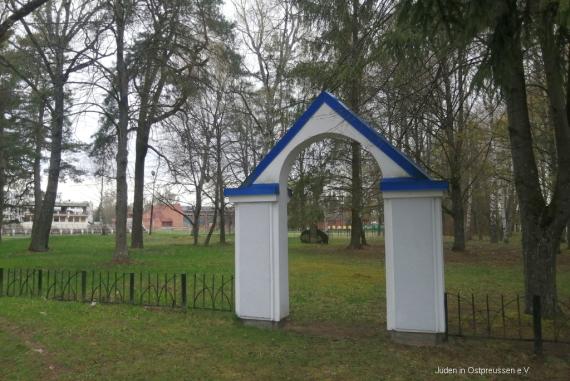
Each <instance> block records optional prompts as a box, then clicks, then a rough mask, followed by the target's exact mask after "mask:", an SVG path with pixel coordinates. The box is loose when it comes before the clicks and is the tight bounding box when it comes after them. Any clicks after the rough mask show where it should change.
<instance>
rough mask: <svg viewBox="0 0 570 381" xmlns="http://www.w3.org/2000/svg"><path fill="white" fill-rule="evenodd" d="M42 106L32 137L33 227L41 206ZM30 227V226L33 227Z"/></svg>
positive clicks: (43, 108)
mask: <svg viewBox="0 0 570 381" xmlns="http://www.w3.org/2000/svg"><path fill="white" fill-rule="evenodd" d="M44 113H45V107H44V104H42V105H41V106H40V111H39V118H38V125H37V126H36V130H35V131H34V132H35V136H34V140H35V141H34V167H33V171H34V220H33V225H36V224H39V222H37V221H38V218H39V213H36V212H35V211H36V210H40V208H41V205H42V147H43V135H42V130H43V126H44ZM33 225H32V226H33Z"/></svg>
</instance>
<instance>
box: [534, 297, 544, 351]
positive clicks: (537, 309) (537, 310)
mask: <svg viewBox="0 0 570 381" xmlns="http://www.w3.org/2000/svg"><path fill="white" fill-rule="evenodd" d="M532 323H533V329H534V353H535V354H537V355H542V311H541V305H540V296H539V295H534V296H533V297H532Z"/></svg>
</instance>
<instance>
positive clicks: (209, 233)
mask: <svg viewBox="0 0 570 381" xmlns="http://www.w3.org/2000/svg"><path fill="white" fill-rule="evenodd" d="M217 198H218V195H216V200H215V201H214V218H213V219H212V226H210V230H209V231H208V236H207V237H206V241H204V246H208V245H209V244H210V239H211V238H212V234H213V233H214V229H215V228H216V222H217V221H218V200H217Z"/></svg>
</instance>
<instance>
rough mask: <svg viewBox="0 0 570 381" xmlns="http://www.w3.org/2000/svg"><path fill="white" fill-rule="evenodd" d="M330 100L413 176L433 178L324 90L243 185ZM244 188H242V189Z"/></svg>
mask: <svg viewBox="0 0 570 381" xmlns="http://www.w3.org/2000/svg"><path fill="white" fill-rule="evenodd" d="M324 103H326V104H327V105H328V106H329V107H330V108H331V109H333V110H334V111H336V112H337V113H338V114H339V115H340V116H341V117H342V118H343V119H344V120H345V121H347V122H348V123H349V124H350V125H351V126H352V127H354V128H355V129H356V130H357V131H358V132H360V133H361V134H362V135H363V136H364V137H366V138H367V139H368V140H369V141H370V142H371V143H372V144H374V145H375V146H376V147H378V149H380V150H381V151H382V152H384V153H385V154H386V156H388V157H389V158H390V159H392V160H393V161H394V162H395V163H396V164H398V165H399V166H400V167H401V168H402V169H403V170H404V171H405V172H406V173H408V174H409V175H410V176H412V177H415V178H419V179H429V177H428V175H427V174H426V173H425V172H424V171H423V170H422V169H421V168H420V167H418V166H417V165H416V164H414V163H413V162H412V161H411V160H410V159H409V158H408V157H407V156H406V155H404V154H403V153H402V152H401V151H399V150H398V149H397V148H396V147H394V146H392V145H391V144H390V143H389V142H388V141H387V140H386V139H385V138H384V137H383V136H382V135H380V134H379V133H378V132H377V131H376V130H374V129H373V128H371V127H370V126H368V124H366V122H364V121H363V120H362V119H360V118H359V117H358V116H357V115H356V114H355V113H353V112H352V111H351V110H350V109H349V108H348V107H346V106H345V105H344V104H343V103H342V102H341V101H340V100H338V99H337V98H336V97H335V96H333V95H332V94H330V93H328V92H326V91H323V92H322V93H321V94H320V95H319V96H318V97H317V98H316V99H315V100H314V101H313V103H311V105H310V106H309V108H308V109H307V111H305V112H304V113H303V114H302V115H301V117H299V119H297V121H296V122H295V123H294V124H293V126H292V127H291V128H290V129H289V130H288V131H287V133H285V135H284V136H283V137H282V138H281V140H279V141H278V142H277V144H276V145H275V146H274V147H273V149H271V151H269V152H268V153H267V155H265V157H264V158H263V159H262V160H261V162H260V163H259V164H258V165H257V167H256V168H255V169H254V170H253V172H252V173H251V174H250V175H249V176H248V177H247V178H246V179H245V181H244V182H243V184H242V185H241V187H243V188H245V187H248V186H251V185H252V184H253V183H254V182H255V180H257V178H258V177H259V176H260V175H261V174H262V173H263V171H264V170H265V169H266V168H267V167H268V166H269V164H271V162H272V161H273V160H274V159H275V158H276V157H277V155H279V153H281V151H283V149H284V148H285V147H286V146H287V144H289V143H290V142H291V140H292V139H293V138H294V137H295V135H297V134H298V133H299V131H301V129H302V128H303V127H304V126H305V124H307V122H308V121H309V120H310V119H311V117H312V116H313V115H314V114H315V113H316V112H317V110H318V109H319V108H320V107H321V106H322V105H323V104H324ZM241 187H240V188H241Z"/></svg>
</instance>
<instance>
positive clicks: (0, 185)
mask: <svg viewBox="0 0 570 381" xmlns="http://www.w3.org/2000/svg"><path fill="white" fill-rule="evenodd" d="M0 102H1V101H0ZM1 109H2V108H1V107H0V110H1ZM4 141H5V138H4V115H3V114H2V115H0V242H2V227H3V225H4V197H5V196H4V185H5V184H6V177H5V176H6V167H7V163H6V157H5V154H4V150H5V148H4V147H3V146H2V144H3V143H4Z"/></svg>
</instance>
